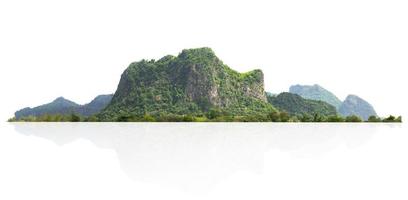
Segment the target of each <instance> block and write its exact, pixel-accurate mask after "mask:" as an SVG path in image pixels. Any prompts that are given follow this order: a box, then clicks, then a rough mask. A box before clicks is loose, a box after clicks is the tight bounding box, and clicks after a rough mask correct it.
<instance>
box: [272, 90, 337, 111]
mask: <svg viewBox="0 0 408 200" xmlns="http://www.w3.org/2000/svg"><path fill="white" fill-rule="evenodd" d="M268 102H269V103H271V104H272V105H273V106H275V108H277V109H279V110H280V111H286V112H288V113H289V114H291V115H303V114H309V115H314V114H320V115H325V116H329V115H336V108H335V107H334V106H333V105H330V104H328V103H326V102H323V101H316V100H310V99H305V98H302V97H301V96H299V95H297V94H292V93H288V92H283V93H280V94H279V95H277V96H271V95H268Z"/></svg>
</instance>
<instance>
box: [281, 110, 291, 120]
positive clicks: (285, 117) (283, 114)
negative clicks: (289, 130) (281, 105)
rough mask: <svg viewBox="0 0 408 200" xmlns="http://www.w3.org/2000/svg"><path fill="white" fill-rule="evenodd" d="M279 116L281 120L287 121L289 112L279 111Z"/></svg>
mask: <svg viewBox="0 0 408 200" xmlns="http://www.w3.org/2000/svg"><path fill="white" fill-rule="evenodd" d="M279 118H280V121H281V122H288V121H289V118H290V117H289V114H288V113H287V112H280V113H279Z"/></svg>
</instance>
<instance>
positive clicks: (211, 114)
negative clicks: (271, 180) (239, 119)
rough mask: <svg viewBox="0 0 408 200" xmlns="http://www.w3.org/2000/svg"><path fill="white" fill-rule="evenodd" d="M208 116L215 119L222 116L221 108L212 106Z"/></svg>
mask: <svg viewBox="0 0 408 200" xmlns="http://www.w3.org/2000/svg"><path fill="white" fill-rule="evenodd" d="M206 116H207V118H208V119H215V118H217V117H219V116H221V110H219V109H216V108H211V109H210V111H208V112H207V114H206Z"/></svg>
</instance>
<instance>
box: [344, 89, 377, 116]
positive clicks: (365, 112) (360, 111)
mask: <svg viewBox="0 0 408 200" xmlns="http://www.w3.org/2000/svg"><path fill="white" fill-rule="evenodd" d="M339 113H340V114H341V115H343V116H350V115H357V116H359V117H361V118H362V119H364V120H367V119H368V118H369V117H370V116H371V115H373V116H377V113H376V112H375V110H374V108H373V106H371V105H370V104H369V103H368V102H367V101H365V100H364V99H362V98H360V97H358V96H356V95H348V96H347V98H346V100H344V102H343V103H342V104H341V105H340V107H339Z"/></svg>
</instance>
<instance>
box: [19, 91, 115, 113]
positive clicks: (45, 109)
mask: <svg viewBox="0 0 408 200" xmlns="http://www.w3.org/2000/svg"><path fill="white" fill-rule="evenodd" d="M112 96H113V95H112V94H110V95H99V96H97V97H96V98H95V99H94V100H92V101H91V102H90V103H88V104H85V105H79V104H77V103H75V102H73V101H70V100H67V99H65V98H64V97H58V98H57V99H55V100H54V101H52V102H50V103H47V104H44V105H41V106H37V107H34V108H29V107H27V108H23V109H21V110H19V111H17V112H15V114H14V115H15V118H16V119H20V118H22V117H28V116H42V115H45V114H49V115H55V114H61V115H68V114H72V113H74V114H78V115H82V116H85V117H87V116H90V115H93V114H96V113H98V112H99V111H101V110H102V109H103V108H105V107H106V105H108V103H109V102H110V101H111V99H112Z"/></svg>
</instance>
